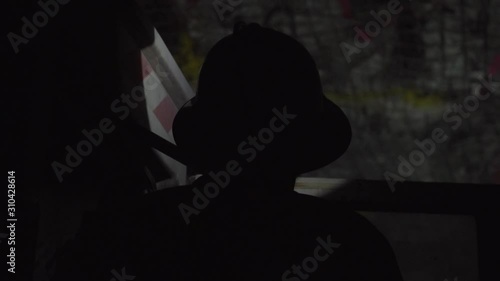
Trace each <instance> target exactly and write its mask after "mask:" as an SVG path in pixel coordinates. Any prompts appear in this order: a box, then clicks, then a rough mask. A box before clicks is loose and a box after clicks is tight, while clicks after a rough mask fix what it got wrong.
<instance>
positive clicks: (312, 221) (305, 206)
mask: <svg viewBox="0 0 500 281" xmlns="http://www.w3.org/2000/svg"><path fill="white" fill-rule="evenodd" d="M293 197H294V199H293V201H294V206H295V211H294V213H295V215H296V216H297V217H299V219H301V220H303V221H306V222H307V224H308V225H309V227H315V225H321V226H322V227H323V228H324V231H328V232H334V233H338V235H339V236H341V237H344V238H346V239H348V240H350V241H353V242H354V241H355V243H370V242H377V244H378V245H381V246H382V244H383V247H386V246H388V242H387V240H386V238H385V237H384V236H383V235H382V233H381V232H380V231H379V230H378V229H377V228H376V227H375V225H373V224H372V223H371V222H370V221H369V220H368V219H367V218H365V217H364V216H363V215H361V214H360V213H359V212H358V211H356V210H354V209H353V208H350V207H348V206H345V205H339V204H337V203H335V202H332V201H329V200H326V199H323V198H318V197H314V196H310V195H305V194H299V193H295V194H294V195H293Z"/></svg>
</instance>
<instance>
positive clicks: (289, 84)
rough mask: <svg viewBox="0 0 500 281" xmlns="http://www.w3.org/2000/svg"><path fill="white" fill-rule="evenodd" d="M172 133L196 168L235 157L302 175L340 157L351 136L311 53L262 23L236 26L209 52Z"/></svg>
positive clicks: (222, 165) (221, 165) (257, 167)
mask: <svg viewBox="0 0 500 281" xmlns="http://www.w3.org/2000/svg"><path fill="white" fill-rule="evenodd" d="M173 133H174V138H175V141H176V143H177V145H178V147H179V148H180V149H181V151H182V152H183V153H184V154H185V155H186V156H187V158H188V159H189V160H188V161H189V164H190V165H191V166H192V167H193V168H194V169H195V170H196V171H197V172H199V173H206V172H208V171H210V170H214V169H226V168H227V167H226V164H227V163H228V162H229V161H231V160H234V161H236V162H237V163H238V164H239V166H240V167H241V168H242V169H246V172H248V171H252V172H254V171H260V172H262V173H266V172H268V173H271V172H278V173H282V174H288V175H294V176H297V175H299V174H301V173H304V172H308V171H311V170H314V169H317V168H320V167H322V166H325V165H327V164H329V163H330V162H332V161H334V160H335V159H337V158H338V157H340V156H341V155H342V154H343V153H344V152H345V150H346V149H347V147H348V145H349V142H350V139H351V128H350V125H349V121H348V120H347V118H346V116H345V115H344V113H343V112H342V111H341V110H340V108H339V107H337V106H336V105H335V104H333V103H332V102H331V101H329V100H327V99H326V98H325V96H324V95H323V92H322V87H321V82H320V77H319V74H318V71H317V68H316V64H315V62H314V60H313V58H312V57H311V55H310V54H309V52H308V51H307V50H306V49H305V48H304V47H303V46H302V45H301V44H300V43H299V42H298V41H296V40H295V39H293V38H291V37H289V36H287V35H285V34H282V33H280V32H277V31H273V30H271V29H267V28H262V27H260V26H259V25H257V24H249V25H241V26H238V27H235V31H234V32H233V34H231V35H229V36H227V37H225V38H223V39H222V40H220V41H219V42H218V43H217V44H216V45H215V46H214V47H213V48H212V49H211V50H210V52H209V53H208V55H207V57H206V59H205V62H204V64H203V66H202V69H201V72H200V77H199V83H198V90H197V94H196V97H195V98H193V99H192V100H191V101H190V102H188V103H187V104H186V105H185V106H184V107H183V108H182V109H181V110H180V111H179V113H178V114H177V116H176V117H175V120H174V124H173Z"/></svg>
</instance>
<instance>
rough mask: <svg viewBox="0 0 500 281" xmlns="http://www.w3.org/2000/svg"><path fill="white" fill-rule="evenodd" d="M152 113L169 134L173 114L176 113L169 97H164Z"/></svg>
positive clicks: (175, 108)
mask: <svg viewBox="0 0 500 281" xmlns="http://www.w3.org/2000/svg"><path fill="white" fill-rule="evenodd" d="M153 112H154V114H155V116H156V118H158V120H159V121H160V123H161V125H162V126H163V128H164V129H165V131H167V132H170V130H172V124H173V122H174V117H175V114H176V113H177V107H176V106H175V104H174V102H173V101H172V99H171V98H170V97H169V96H166V97H165V98H164V99H163V100H162V101H161V102H160V103H159V104H158V106H157V107H156V108H155V109H154V110H153Z"/></svg>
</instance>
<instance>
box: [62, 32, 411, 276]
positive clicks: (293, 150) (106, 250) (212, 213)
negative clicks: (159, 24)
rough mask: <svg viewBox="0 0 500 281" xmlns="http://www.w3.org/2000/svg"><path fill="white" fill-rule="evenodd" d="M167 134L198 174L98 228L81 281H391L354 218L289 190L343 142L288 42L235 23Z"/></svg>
mask: <svg viewBox="0 0 500 281" xmlns="http://www.w3.org/2000/svg"><path fill="white" fill-rule="evenodd" d="M173 133H174V138H175V140H176V143H177V145H178V148H179V151H180V152H181V153H182V155H183V156H184V157H185V159H186V161H187V163H188V165H189V167H190V168H191V169H192V170H193V171H194V172H195V173H196V174H200V175H201V177H199V178H198V179H197V180H196V181H195V182H194V183H193V184H192V185H190V186H181V187H176V188H171V189H166V190H162V191H159V192H156V193H153V194H151V195H148V196H147V197H146V198H144V199H143V200H141V202H140V203H138V204H137V206H134V208H129V209H128V210H121V211H118V212H117V215H116V216H114V217H113V218H112V219H109V220H107V221H106V222H104V223H102V224H101V225H99V226H98V227H99V234H98V235H97V234H94V236H99V238H98V239H97V238H95V240H98V241H99V242H97V243H94V244H93V245H92V247H93V248H94V249H95V252H99V254H98V255H93V256H92V262H90V263H86V264H91V266H88V267H87V271H95V274H94V273H92V274H86V275H85V276H86V278H94V279H93V280H101V279H99V278H103V279H102V280H109V279H110V278H112V277H113V275H111V273H110V270H111V269H114V270H115V272H114V273H115V274H116V273H117V272H118V273H120V272H121V273H122V274H124V273H126V274H127V276H128V277H127V278H129V279H126V278H124V280H132V279H131V278H132V277H131V276H134V280H153V281H154V280H211V281H223V280H252V281H253V280H290V281H292V280H293V281H299V280H353V281H361V280H362V281H369V280H373V281H375V280H378V281H380V280H384V281H389V280H393V281H399V280H402V277H401V274H400V271H399V268H398V265H397V262H396V259H395V256H394V254H393V252H392V249H391V247H390V245H389V244H388V242H387V241H386V239H385V238H384V237H383V236H382V234H381V233H380V232H379V231H378V230H377V229H376V228H375V227H374V226H373V225H372V224H371V223H369V222H368V221H367V220H366V219H365V218H364V217H362V216H361V215H359V214H357V213H356V212H354V211H353V210H349V209H344V208H341V207H338V206H334V205H332V203H331V202H328V201H326V200H323V199H320V198H316V197H312V196H308V195H302V194H298V193H296V192H295V191H293V187H294V183H295V180H296V177H297V176H298V175H300V174H302V173H305V172H308V171H311V170H314V169H318V168H320V167H322V166H325V165H327V164H329V163H331V162H332V161H334V160H336V159H337V158H339V157H340V156H341V155H342V154H343V153H344V152H345V151H346V149H347V148H348V146H349V143H350V140H351V129H350V125H349V121H348V119H347V117H346V116H345V114H344V113H343V112H342V110H341V109H340V108H339V107H338V106H336V105H335V104H334V103H333V102H331V101H329V100H328V99H327V98H326V97H325V96H324V95H323V93H322V87H321V82H320V77H319V73H318V71H317V68H316V65H315V62H314V60H313V59H312V57H311V55H310V54H309V53H308V51H307V50H306V49H305V48H304V47H303V46H302V45H301V44H300V43H299V42H297V41H296V40H295V39H293V38H291V37H289V36H287V35H285V34H282V33H279V32H276V31H273V30H271V29H267V28H263V27H260V26H259V25H257V24H248V25H245V24H238V25H236V26H235V28H234V32H233V34H231V35H229V36H227V37H225V38H223V39H222V40H220V41H219V42H218V43H217V44H216V45H215V46H214V47H213V48H212V49H211V50H210V52H209V53H208V55H207V57H206V60H205V62H204V64H203V66H202V69H201V72H200V77H199V83H198V91H197V95H196V97H195V98H193V99H192V100H191V101H190V102H188V103H187V104H186V105H185V106H184V107H183V108H182V109H181V110H180V111H179V113H178V114H177V116H176V117H175V120H174V124H173ZM94 230H95V228H94ZM104 237H108V238H107V239H106V238H104ZM87 245H88V243H87ZM76 255H80V256H84V255H86V256H90V255H91V254H89V251H84V250H82V251H81V252H79V253H77V254H76ZM80 263H84V261H80ZM64 266H65V265H62V267H64ZM88 268H92V269H88ZM97 268H99V269H97ZM120 270H123V271H120ZM61 276H63V275H61ZM106 277H107V278H108V279H104V278H106ZM82 280H83V279H82Z"/></svg>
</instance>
